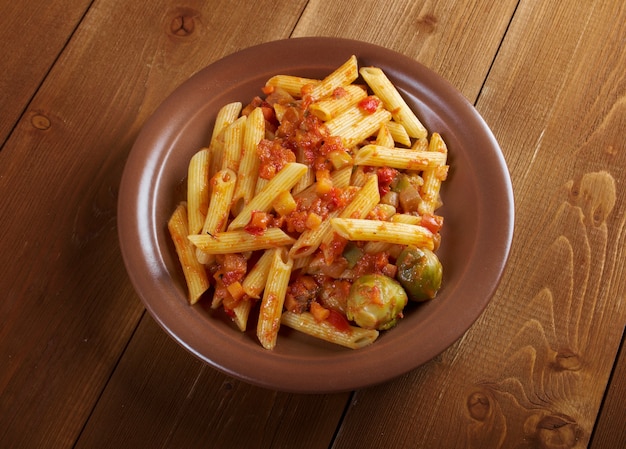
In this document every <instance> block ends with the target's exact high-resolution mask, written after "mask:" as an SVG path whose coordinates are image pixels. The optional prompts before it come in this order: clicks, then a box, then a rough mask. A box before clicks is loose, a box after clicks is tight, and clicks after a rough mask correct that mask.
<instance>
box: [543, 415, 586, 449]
mask: <svg viewBox="0 0 626 449" xmlns="http://www.w3.org/2000/svg"><path fill="white" fill-rule="evenodd" d="M580 434H581V431H580V427H579V426H578V425H577V424H576V422H575V421H574V420H573V419H572V418H570V417H567V416H557V415H549V416H545V417H543V418H542V419H541V420H540V421H539V423H538V424H537V439H538V441H539V444H540V445H541V447H542V448H543V449H570V448H573V447H575V446H576V444H577V443H578V440H579V439H580V436H581V435H580Z"/></svg>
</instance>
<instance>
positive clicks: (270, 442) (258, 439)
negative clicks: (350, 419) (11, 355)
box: [75, 315, 349, 449]
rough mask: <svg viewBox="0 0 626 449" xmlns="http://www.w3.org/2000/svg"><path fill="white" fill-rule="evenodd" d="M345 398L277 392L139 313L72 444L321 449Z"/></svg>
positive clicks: (326, 440) (89, 445)
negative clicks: (232, 373)
mask: <svg viewBox="0 0 626 449" xmlns="http://www.w3.org/2000/svg"><path fill="white" fill-rule="evenodd" d="M164 385H168V386H175V387H174V388H167V389H164V388H163V386H164ZM348 398H349V394H336V395H291V394H286V393H277V392H275V391H272V390H268V389H265V388H259V387H254V386H251V385H249V384H247V383H244V382H240V381H238V380H235V379H232V378H230V377H228V376H226V375H224V374H221V373H220V372H219V371H217V370H215V369H213V368H210V367H209V366H208V365H206V364H204V363H202V362H200V361H198V360H197V359H196V358H195V357H193V356H192V355H191V354H189V353H188V352H187V351H185V350H183V349H182V348H181V347H180V346H178V345H177V344H176V343H175V342H174V340H173V339H171V338H169V337H168V336H167V335H166V334H165V333H164V332H163V330H162V329H161V328H160V327H158V326H157V324H156V323H155V322H154V320H152V318H150V317H149V316H148V315H146V317H145V318H144V319H143V320H142V322H141V325H140V327H139V329H138V331H137V335H136V338H133V340H132V342H131V344H130V346H129V348H128V350H127V351H126V353H125V354H124V358H123V359H122V363H121V364H120V366H119V368H118V369H117V370H116V371H115V373H114V375H113V377H112V378H111V381H110V382H109V385H108V386H107V388H106V390H105V392H104V394H103V396H102V398H101V399H100V401H99V402H98V406H97V408H96V409H95V411H94V414H93V416H92V417H91V419H90V420H89V423H88V425H87V426H86V428H85V430H84V432H83V434H82V435H81V438H80V440H79V441H78V443H77V445H76V446H75V447H76V448H77V449H78V448H89V449H95V448H104V447H198V446H199V445H201V444H207V443H209V442H210V445H211V447H219V448H241V447H255V448H270V447H297V448H303V449H309V448H310V449H322V448H324V449H326V448H328V447H329V444H330V442H331V439H332V436H333V434H334V431H335V427H336V424H337V422H338V421H339V420H340V418H341V414H342V413H343V410H344V408H345V405H346V402H347V400H348ZM295 423H302V424H300V425H294V424H295Z"/></svg>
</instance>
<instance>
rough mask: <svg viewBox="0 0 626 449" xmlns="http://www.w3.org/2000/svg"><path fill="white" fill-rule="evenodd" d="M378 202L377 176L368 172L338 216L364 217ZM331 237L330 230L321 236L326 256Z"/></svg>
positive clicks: (321, 245)
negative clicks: (363, 182) (363, 181)
mask: <svg viewBox="0 0 626 449" xmlns="http://www.w3.org/2000/svg"><path fill="white" fill-rule="evenodd" d="M379 202H380V193H379V191H378V177H377V176H376V175H375V174H369V175H367V179H366V181H365V184H364V185H363V187H362V188H361V189H360V190H359V191H358V192H357V193H356V194H355V195H354V197H353V198H352V201H350V203H348V204H347V205H346V206H345V207H344V208H343V209H342V210H341V212H340V213H339V215H338V216H339V218H365V217H366V216H367V214H369V213H370V211H371V210H372V209H374V207H375V206H376V205H377V204H378V203H379ZM329 221H332V220H329ZM333 238H334V237H333V233H332V232H326V233H325V234H324V235H323V236H322V241H321V242H320V245H319V246H320V247H321V248H322V250H324V252H325V256H327V258H328V254H326V250H327V249H328V248H329V246H330V243H331V242H332V240H333Z"/></svg>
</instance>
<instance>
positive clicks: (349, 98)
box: [309, 84, 367, 122]
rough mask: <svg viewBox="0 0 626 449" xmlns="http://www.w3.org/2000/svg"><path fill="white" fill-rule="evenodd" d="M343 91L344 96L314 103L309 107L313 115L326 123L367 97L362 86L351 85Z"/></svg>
mask: <svg viewBox="0 0 626 449" xmlns="http://www.w3.org/2000/svg"><path fill="white" fill-rule="evenodd" d="M343 89H344V90H345V93H344V95H342V96H339V97H337V98H334V97H330V98H327V99H324V100H320V101H317V102H315V103H313V104H312V105H311V106H309V110H310V111H311V113H312V114H313V115H315V116H316V117H317V118H319V119H320V120H323V121H325V122H326V121H328V120H330V119H332V118H335V117H336V116H338V115H339V114H341V113H342V112H343V111H345V110H346V109H348V108H349V107H350V106H352V105H354V104H356V103H358V102H359V101H361V100H362V99H364V98H365V97H367V91H366V90H365V89H363V87H361V86H357V85H355V84H350V85H349V86H343Z"/></svg>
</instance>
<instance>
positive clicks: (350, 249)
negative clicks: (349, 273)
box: [343, 242, 363, 268]
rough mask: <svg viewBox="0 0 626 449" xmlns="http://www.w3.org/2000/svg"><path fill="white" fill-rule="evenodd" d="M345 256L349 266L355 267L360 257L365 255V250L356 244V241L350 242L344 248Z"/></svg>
mask: <svg viewBox="0 0 626 449" xmlns="http://www.w3.org/2000/svg"><path fill="white" fill-rule="evenodd" d="M343 257H345V258H346V260H347V261H348V268H354V266H355V265H356V263H357V262H358V261H359V259H361V258H362V257H363V250H362V249H361V248H359V247H358V246H357V245H355V244H354V242H348V244H347V245H346V247H345V249H344V250H343Z"/></svg>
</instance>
